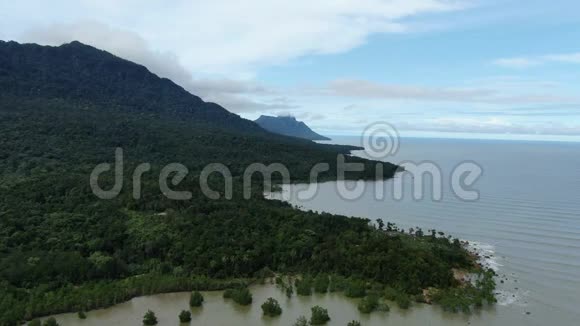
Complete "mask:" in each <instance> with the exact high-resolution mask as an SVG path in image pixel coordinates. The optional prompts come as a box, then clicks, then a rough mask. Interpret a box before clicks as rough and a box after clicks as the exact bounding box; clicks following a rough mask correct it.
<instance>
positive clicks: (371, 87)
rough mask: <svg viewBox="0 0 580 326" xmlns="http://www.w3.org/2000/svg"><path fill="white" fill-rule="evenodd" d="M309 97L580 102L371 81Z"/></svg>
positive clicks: (346, 83) (339, 83)
mask: <svg viewBox="0 0 580 326" xmlns="http://www.w3.org/2000/svg"><path fill="white" fill-rule="evenodd" d="M304 92H305V93H306V94H310V95H324V96H342V97H352V98H363V99H382V100H411V101H429V102H459V103H487V104H530V103H531V104H538V103H549V104H550V103H558V104H562V103H571V104H578V103H580V97H572V96H559V95H552V94H541V93H532V94H529V93H520V94H509V95H508V94H504V93H502V91H501V89H494V88H477V87H471V88H460V87H457V88H445V87H426V86H415V85H412V86H410V85H396V84H382V83H377V82H372V81H368V80H354V79H340V80H335V81H332V82H330V83H329V84H328V85H326V86H323V87H316V88H309V89H305V90H304Z"/></svg>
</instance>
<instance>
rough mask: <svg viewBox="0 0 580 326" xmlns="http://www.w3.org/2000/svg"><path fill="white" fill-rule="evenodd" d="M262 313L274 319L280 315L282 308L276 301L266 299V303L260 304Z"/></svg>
mask: <svg viewBox="0 0 580 326" xmlns="http://www.w3.org/2000/svg"><path fill="white" fill-rule="evenodd" d="M262 311H263V312H264V315H266V316H270V317H274V316H278V315H280V314H281V313H282V308H281V307H280V304H279V303H278V301H277V300H276V299H274V298H268V299H267V300H266V302H264V303H263V304H262Z"/></svg>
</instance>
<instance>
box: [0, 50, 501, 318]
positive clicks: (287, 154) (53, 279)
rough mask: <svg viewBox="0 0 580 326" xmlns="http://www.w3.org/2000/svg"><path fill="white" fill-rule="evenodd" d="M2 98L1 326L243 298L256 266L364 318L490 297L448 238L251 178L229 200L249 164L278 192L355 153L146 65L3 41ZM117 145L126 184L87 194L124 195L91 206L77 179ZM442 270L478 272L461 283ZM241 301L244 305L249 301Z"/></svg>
mask: <svg viewBox="0 0 580 326" xmlns="http://www.w3.org/2000/svg"><path fill="white" fill-rule="evenodd" d="M70 62H74V63H75V64H74V65H71V64H70ZM0 88H1V89H2V90H3V93H2V96H0V130H2V139H0V145H1V146H0V171H2V172H1V174H0V293H2V296H0V325H2V326H5V325H6V326H11V325H18V324H20V323H22V322H24V321H26V320H31V319H34V318H37V317H41V316H46V315H51V314H56V313H62V312H83V313H84V312H86V311H88V310H91V309H95V308H102V307H107V306H111V305H114V304H116V303H121V302H124V301H127V300H129V299H131V298H133V297H136V296H140V295H148V294H154V293H164V292H178V291H192V290H212V289H214V290H217V289H220V290H221V289H227V288H235V289H239V288H245V287H247V286H248V283H249V282H250V281H252V280H255V279H262V278H264V277H267V275H266V274H267V273H265V272H268V271H270V272H271V271H274V272H275V273H276V274H277V275H302V276H303V277H302V278H300V281H299V282H298V284H293V286H292V287H290V286H288V287H287V289H286V290H285V291H286V293H287V294H288V295H294V293H293V292H294V291H295V292H296V294H297V295H301V293H308V292H311V291H313V290H314V291H323V288H324V287H325V286H326V283H327V282H328V289H330V288H331V287H332V288H333V289H334V290H336V291H344V293H345V295H348V296H352V297H360V298H361V299H362V298H365V297H368V298H366V299H365V300H364V304H363V305H362V310H365V311H368V310H373V309H376V308H377V307H380V306H381V300H383V298H393V299H395V301H397V302H398V304H400V305H401V306H407V305H410V303H411V302H414V301H418V300H417V299H420V297H421V296H422V293H423V291H424V290H425V289H428V294H429V296H428V297H429V298H428V299H429V300H430V301H432V302H433V303H437V304H441V306H443V307H444V308H445V309H448V310H451V311H468V310H470V309H471V308H472V307H479V306H481V305H483V304H485V302H486V301H489V302H493V301H494V298H493V288H494V286H495V283H494V281H493V276H492V274H491V273H492V272H490V271H478V270H477V264H476V262H475V261H474V259H473V256H472V255H470V254H469V252H468V251H467V250H466V249H465V248H464V247H463V246H462V245H461V243H460V241H459V240H457V239H452V238H451V237H447V236H445V235H444V234H442V233H440V232H436V231H435V230H429V231H427V232H423V231H422V230H421V229H416V230H413V231H412V232H411V231H410V232H408V233H407V232H403V230H399V229H398V228H397V227H396V226H395V225H393V224H391V223H387V225H386V227H385V225H382V224H380V223H377V224H374V223H372V222H371V221H370V220H368V219H364V218H356V217H347V216H341V215H333V214H328V213H317V212H312V211H300V210H298V209H296V208H293V207H291V205H289V204H288V203H284V202H281V201H276V200H267V199H265V198H264V195H263V187H262V186H263V183H264V180H263V179H262V178H261V176H260V175H259V174H258V175H257V176H254V177H253V178H252V180H251V181H252V182H251V183H252V185H250V188H251V190H252V194H253V196H252V197H251V199H249V200H248V199H245V198H243V197H242V195H241V194H242V193H243V190H244V189H246V188H244V187H245V186H246V185H245V184H244V183H243V176H244V170H245V169H246V168H247V167H248V166H249V165H251V164H253V163H256V162H260V163H262V164H264V165H269V164H273V163H281V164H283V165H284V166H285V167H286V168H287V169H288V170H289V172H290V174H291V179H290V182H297V181H307V182H308V181H309V176H310V173H311V171H312V169H313V167H314V166H315V165H317V164H318V163H327V164H328V166H329V169H328V170H327V171H326V172H324V173H322V174H320V175H319V179H318V180H319V181H321V180H337V175H338V171H337V170H338V169H337V165H338V163H337V156H338V155H340V154H342V155H344V154H347V153H349V152H350V150H352V149H353V147H351V146H338V145H326V144H316V143H314V142H311V141H308V140H301V139H297V138H293V137H285V136H280V135H275V134H271V133H269V132H266V131H265V130H263V129H261V128H260V127H258V126H257V125H255V124H254V123H253V122H250V121H248V120H244V119H241V118H240V117H239V116H237V115H235V114H232V113H230V112H228V111H227V110H225V109H224V108H222V107H220V106H219V105H217V104H214V103H207V102H204V101H203V100H201V99H200V98H199V97H196V96H194V95H192V94H190V93H188V92H186V91H185V90H184V89H183V88H181V87H179V86H178V85H176V84H174V83H173V82H171V81H170V80H167V79H161V78H159V77H158V76H156V75H154V74H151V73H150V72H149V71H148V70H147V69H146V68H145V67H143V66H140V65H137V64H135V63H132V62H129V61H127V60H123V59H120V58H118V57H115V56H113V55H111V54H109V53H107V52H105V51H101V50H98V49H95V48H93V47H90V46H86V45H84V44H82V43H79V42H73V43H70V44H65V45H62V46H59V47H47V46H39V45H35V44H25V45H22V44H18V43H16V42H1V41H0ZM31 90H34V91H33V92H31ZM117 148H122V149H123V152H124V158H125V159H124V161H123V165H122V166H119V167H120V170H122V171H123V172H124V174H123V177H122V178H120V180H117V178H116V177H115V175H114V174H115V173H113V172H112V171H109V172H110V173H103V175H102V176H101V178H100V179H99V180H98V183H99V185H100V186H101V187H102V188H103V189H111V188H113V186H116V185H117V182H118V181H122V184H123V185H124V186H122V187H121V188H122V191H121V192H120V193H119V195H118V196H116V197H114V198H112V199H107V200H99V199H98V198H97V197H96V196H95V194H94V193H93V191H92V189H91V185H90V183H89V175H91V171H94V169H95V167H96V166H97V165H100V164H102V163H104V162H105V163H106V162H114V161H115V157H114V153H115V151H116V149H117ZM344 159H345V161H346V163H362V164H363V166H364V167H365V168H364V170H363V171H360V172H359V171H357V172H351V173H347V174H346V175H345V179H348V180H373V179H375V178H376V171H375V168H376V167H377V166H380V167H381V171H384V174H383V177H384V178H390V177H392V176H393V175H394V174H395V173H396V172H397V170H398V166H396V165H394V164H391V163H387V162H377V161H371V160H366V159H362V158H358V157H354V156H350V155H345V158H344ZM175 162H182V163H183V165H184V166H186V168H187V170H188V172H189V173H188V174H187V175H186V176H185V177H184V178H183V179H182V180H181V182H180V183H178V184H175V182H173V184H172V185H173V186H172V190H173V191H189V192H190V193H191V197H190V198H189V199H187V200H170V199H169V198H167V197H166V196H165V193H164V192H163V191H162V189H161V188H160V176H161V174H160V171H162V169H163V168H164V167H165V166H167V165H168V164H170V163H175ZM215 162H220V163H222V164H224V165H226V166H227V167H228V169H229V171H230V172H231V174H232V175H231V179H232V183H233V197H232V198H231V199H224V198H223V195H224V194H225V189H224V188H225V185H224V178H223V177H222V176H221V175H219V174H216V173H214V174H212V175H211V177H209V178H208V179H207V184H208V185H209V186H210V188H211V189H213V190H214V191H215V192H217V193H218V194H222V196H221V197H220V198H219V199H210V198H208V196H206V194H205V193H204V192H203V191H202V190H201V189H200V175H201V173H202V171H203V169H204V167H205V166H207V165H208V164H210V163H215ZM143 163H147V164H149V166H150V169H149V171H147V172H146V173H143V174H142V176H141V177H142V178H141V182H140V186H139V189H138V190H139V193H138V194H139V196H137V197H135V196H134V192H135V191H136V190H135V189H132V188H131V185H133V186H135V185H134V184H133V181H134V178H133V171H135V169H136V167H137V166H140V165H141V164H143ZM111 165H114V164H111ZM172 177H173V176H172ZM168 179H169V180H173V181H175V178H170V176H167V178H166V179H165V180H164V181H165V182H166V183H167V184H169V182H168ZM273 179H274V180H273V182H274V183H277V182H280V181H281V180H282V179H283V178H281V176H279V175H278V174H274V178H273ZM385 220H388V218H386V219H385ZM454 269H458V270H467V271H469V272H475V273H476V274H478V275H479V276H475V277H473V279H472V280H470V281H469V282H460V281H458V280H457V279H455V278H454V276H453V270H454ZM333 276H334V277H333ZM310 280H311V281H310ZM341 280H342V281H341ZM310 283H312V284H310ZM290 288H291V289H292V290H290ZM238 294H239V295H240V296H239V298H240V299H241V301H245V302H248V298H249V296H248V293H246V292H245V291H240V292H239V293H238ZM419 301H420V300H419ZM88 318H90V315H89V316H88Z"/></svg>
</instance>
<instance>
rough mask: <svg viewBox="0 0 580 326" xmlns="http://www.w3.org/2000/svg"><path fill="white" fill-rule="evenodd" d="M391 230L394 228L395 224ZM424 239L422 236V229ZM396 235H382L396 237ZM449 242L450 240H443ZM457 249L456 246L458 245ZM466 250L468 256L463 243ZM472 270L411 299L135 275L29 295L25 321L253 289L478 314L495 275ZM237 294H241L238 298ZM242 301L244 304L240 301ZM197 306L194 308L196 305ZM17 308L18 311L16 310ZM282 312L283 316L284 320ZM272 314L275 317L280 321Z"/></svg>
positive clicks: (269, 277) (278, 278)
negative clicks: (167, 296)
mask: <svg viewBox="0 0 580 326" xmlns="http://www.w3.org/2000/svg"><path fill="white" fill-rule="evenodd" d="M389 227H394V225H392V224H390V225H389ZM417 230H418V232H419V233H421V232H422V231H421V230H420V229H417ZM393 232H401V231H392V230H391V231H387V230H384V231H383V233H385V234H389V236H391V237H392V236H394V235H393ZM400 235H406V236H409V237H414V238H415V239H416V240H418V241H421V239H420V238H419V237H430V238H431V240H432V239H433V235H431V236H424V235H421V236H419V237H418V236H416V235H408V234H405V233H401V234H399V235H397V236H400ZM439 239H443V240H448V239H449V238H439ZM454 243H455V244H456V243H457V240H454ZM460 248H462V250H467V249H466V246H465V244H464V243H462V244H461V247H460ZM468 255H469V257H470V259H471V262H472V264H471V265H470V266H468V268H464V269H456V268H453V269H452V274H453V280H455V282H456V283H455V284H454V286H453V287H449V288H444V289H441V288H435V287H429V288H425V289H422V290H421V291H420V292H419V293H409V292H405V291H404V290H401V289H400V288H395V287H392V286H390V285H388V284H384V283H380V282H376V281H373V280H370V279H363V278H358V277H344V276H341V275H337V274H326V273H319V274H316V275H312V274H305V275H300V274H278V273H275V272H273V271H271V270H270V269H269V268H267V267H266V268H264V269H262V270H260V271H258V272H256V273H255V275H254V277H252V278H230V279H216V278H210V277H207V276H189V277H179V276H172V275H162V274H146V275H136V276H132V277H129V278H126V279H121V280H114V281H110V280H105V281H98V282H89V283H86V284H82V285H77V286H73V285H69V286H65V287H61V288H59V289H58V290H56V291H45V290H44V289H42V288H37V289H33V290H32V291H30V295H31V298H30V302H29V304H30V305H32V306H29V307H27V309H26V312H25V313H26V314H29V315H27V316H26V317H25V320H19V322H23V321H26V320H30V321H34V320H36V319H37V318H41V317H46V316H49V315H55V314H60V313H73V312H78V313H79V316H81V314H82V315H83V316H85V318H86V315H85V314H86V313H87V312H90V311H91V310H95V309H103V308H108V307H111V306H114V305H116V304H120V303H123V302H126V301H129V300H131V299H133V298H136V297H140V296H148V295H155V294H162V293H174V292H186V291H193V292H192V299H191V301H190V306H192V307H194V306H200V305H201V303H202V302H203V297H202V296H201V294H200V293H199V291H224V299H233V300H234V301H235V302H236V303H237V304H241V305H249V304H252V299H251V291H250V290H249V287H250V286H251V285H255V284H266V283H271V284H275V285H276V287H278V288H279V289H280V290H281V291H282V292H283V293H285V294H286V296H287V297H288V298H291V297H292V296H294V295H299V296H310V295H312V294H314V293H318V294H324V293H336V292H340V293H342V294H343V295H345V296H346V297H349V298H358V299H360V301H359V304H358V309H359V311H360V312H361V313H372V312H375V311H381V312H388V311H389V310H390V306H389V305H393V304H395V305H397V306H398V307H399V308H400V309H409V308H411V307H412V306H413V305H414V304H436V305H439V306H441V308H442V309H443V310H445V311H448V312H453V313H459V312H461V313H470V312H472V311H473V309H480V308H482V307H483V306H484V305H486V304H487V305H493V304H494V303H495V302H496V299H495V297H494V294H493V293H494V290H495V281H494V279H493V277H494V276H495V273H494V272H493V270H491V269H487V270H486V269H484V268H482V267H481V265H480V264H479V263H478V259H480V257H477V256H476V254H475V253H472V252H468ZM237 293H242V294H240V295H238V294H237ZM238 297H242V298H243V299H238ZM194 298H195V301H196V303H195V304H194V303H192V302H193V301H194ZM13 308H17V307H13ZM281 313H282V311H281V310H280V312H279V313H277V314H281ZM275 315H276V313H275V314H272V316H275Z"/></svg>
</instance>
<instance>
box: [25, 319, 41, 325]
mask: <svg viewBox="0 0 580 326" xmlns="http://www.w3.org/2000/svg"><path fill="white" fill-rule="evenodd" d="M28 326H42V323H41V322H40V319H33V320H31V321H29V322H28Z"/></svg>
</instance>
